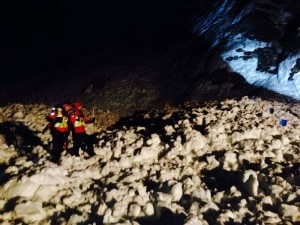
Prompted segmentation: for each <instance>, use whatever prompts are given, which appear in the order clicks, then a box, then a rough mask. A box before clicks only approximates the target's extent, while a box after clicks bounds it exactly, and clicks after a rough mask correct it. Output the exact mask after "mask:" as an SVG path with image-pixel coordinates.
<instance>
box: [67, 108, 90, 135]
mask: <svg viewBox="0 0 300 225" xmlns="http://www.w3.org/2000/svg"><path fill="white" fill-rule="evenodd" d="M70 122H71V123H72V126H73V132H74V133H85V132H86V130H85V124H87V123H90V122H91V120H90V119H89V118H88V117H87V116H85V115H83V113H82V112H81V111H77V110H76V111H75V113H73V114H71V115H70Z"/></svg>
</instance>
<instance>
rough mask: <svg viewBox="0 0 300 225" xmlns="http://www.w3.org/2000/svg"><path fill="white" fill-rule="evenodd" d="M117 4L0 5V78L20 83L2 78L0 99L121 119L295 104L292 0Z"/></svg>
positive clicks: (298, 12) (295, 12)
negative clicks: (209, 106)
mask: <svg viewBox="0 0 300 225" xmlns="http://www.w3.org/2000/svg"><path fill="white" fill-rule="evenodd" d="M116 2H118V1H113V2H109V3H107V5H105V4H104V3H103V4H102V3H98V2H93V3H92V2H91V3H89V4H86V5H84V6H82V4H81V2H80V1H72V3H69V2H68V3H66V2H63V1H62V2H58V1H56V0H52V1H49V2H47V4H48V5H43V4H40V5H39V4H37V3H33V2H31V3H30V4H29V3H28V4H25V2H24V6H25V7H22V5H18V4H17V3H13V2H9V1H6V2H5V4H4V3H3V4H4V5H3V6H5V7H6V8H5V7H3V9H4V8H5V10H3V17H4V18H7V20H5V22H4V25H3V29H6V30H4V31H3V32H1V33H3V35H2V36H1V38H3V41H1V42H0V45H1V46H3V48H4V49H5V50H6V51H4V52H5V55H3V56H2V55H0V58H1V62H0V63H1V65H0V69H1V71H0V72H1V73H3V74H6V72H7V76H3V77H4V78H5V79H8V80H10V81H11V80H12V79H10V78H15V77H14V76H16V77H17V78H18V79H17V78H16V79H14V80H17V81H18V83H15V82H12V81H11V82H12V83H11V84H10V85H8V84H9V83H7V84H6V83H5V82H1V84H0V85H1V86H2V87H1V89H0V97H1V98H0V103H1V104H2V105H5V104H7V103H8V102H18V103H45V104H55V103H58V102H62V101H65V100H71V101H73V100H74V101H75V100H79V101H84V102H85V104H86V105H87V106H89V107H102V109H104V110H110V111H112V110H113V111H117V112H118V113H121V114H122V115H128V114H130V113H132V112H134V111H136V110H149V109H151V108H157V107H163V106H164V105H165V104H171V105H177V104H181V103H184V102H187V101H196V102H199V101H205V100H209V99H210V100H211V99H214V100H223V99H226V98H231V97H241V96H244V95H249V96H250V95H256V96H258V95H261V96H267V95H268V96H271V97H273V96H274V95H275V93H280V94H284V95H285V96H288V97H292V98H294V99H300V94H299V93H300V92H299V90H300V87H299V82H300V80H298V79H299V77H300V75H299V73H300V72H299V70H300V60H299V54H300V53H299V49H300V44H299V43H300V37H299V23H300V22H299V21H300V6H299V5H300V3H299V1H293V0H287V1H283V0H279V1H273V0H254V1H242V2H241V1H237V0H234V1H229V0H215V1H209V2H208V1H204V0H203V1H194V2H193V1H192V2H191V1H179V0H178V1H164V3H161V2H159V1H151V2H150V1H149V2H148V3H147V4H146V5H147V6H145V5H143V4H140V2H139V1H137V0H133V1H128V5H127V4H125V3H124V2H122V3H121V1H120V4H116ZM15 4H16V5H15ZM44 4H46V3H44ZM125 5H126V6H125ZM4 11H5V12H4ZM77 12H79V13H77ZM110 12H113V13H110ZM29 15H35V16H36V17H37V18H40V19H41V20H39V21H36V22H34V23H33V21H32V19H31V17H30V16H29ZM166 15H168V16H166ZM22 16H24V17H26V16H29V17H26V18H27V19H25V20H22V19H20V18H23V17H22ZM71 18H72V20H71ZM104 18H105V19H104ZM59 21H60V23H58V22H59ZM72 21H75V22H72ZM76 21H80V23H77V22H76ZM103 21H105V22H103ZM106 22H107V24H106ZM45 23H46V24H47V26H44V24H45ZM103 23H105V24H103ZM10 27H16V33H14V32H13V29H10ZM99 27H101V29H100V28H99ZM1 28H2V27H1ZM8 28H9V29H8ZM33 28H34V29H33ZM52 28H53V29H52ZM54 28H55V29H54ZM98 28H99V29H98ZM53 31H55V32H54V33H53ZM36 40H39V42H37V41H36ZM86 52H90V54H89V55H86ZM3 54H4V53H3ZM58 55H59V57H57V56H58ZM47 57H48V58H47ZM43 59H44V60H43ZM46 63H50V64H51V66H53V65H59V67H50V66H49V65H48V66H49V67H50V68H49V69H48V68H47V69H42V68H44V67H45V68H46V65H45V64H46ZM16 65H17V66H16ZM34 66H39V67H37V68H39V71H38V72H32V71H33V70H32V69H31V70H30V68H31V67H34ZM40 67H42V68H40ZM34 68H35V67H34ZM10 75H11V76H10ZM4 78H3V79H4ZM5 79H4V81H5ZM19 82H20V83H19ZM3 84H4V85H3ZM265 89H267V90H272V91H273V92H270V91H266V90H265ZM16 116H22V115H21V114H17V115H16Z"/></svg>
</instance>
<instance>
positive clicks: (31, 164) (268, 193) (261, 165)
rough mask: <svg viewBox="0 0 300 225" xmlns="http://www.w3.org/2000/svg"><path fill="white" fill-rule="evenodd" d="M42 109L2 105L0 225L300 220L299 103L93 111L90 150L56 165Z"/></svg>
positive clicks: (257, 101)
mask: <svg viewBox="0 0 300 225" xmlns="http://www.w3.org/2000/svg"><path fill="white" fill-rule="evenodd" d="M49 107H50V106H46V105H38V104H36V105H32V104H31V105H21V104H13V105H8V106H5V107H1V108H0V119H1V124H0V131H1V145H0V156H1V157H0V160H1V161H0V163H1V164H0V165H1V174H0V212H1V213H0V222H1V224H16V223H22V224H124V225H125V224H135V225H137V224H141V225H150V224H161V225H162V224H172V225H174V224H178V225H181V224H186V225H192V224H193V225H201V224H203V225H204V224H297V223H299V222H300V205H299V202H300V201H299V200H300V192H299V186H300V171H299V168H300V167H299V160H300V158H299V140H300V129H299V128H300V127H299V126H300V123H299V116H298V115H299V113H300V109H299V105H297V104H290V103H284V102H277V101H267V100H262V99H260V98H251V99H249V98H248V97H243V98H241V99H227V100H224V101H222V102H219V103H218V102H208V103H205V104H203V105H186V106H185V107H183V108H180V109H179V108H171V107H169V108H167V109H166V110H153V111H149V112H147V113H136V114H135V115H132V116H130V117H127V118H121V119H120V120H118V118H114V117H113V116H112V115H109V113H108V112H104V111H101V110H100V111H98V110H97V109H96V111H95V116H96V124H95V125H91V126H90V127H89V133H91V134H92V133H95V132H98V134H97V136H96V137H95V152H96V155H95V156H93V157H91V158H88V157H87V155H85V154H84V153H82V154H81V156H80V157H75V156H71V155H70V154H68V153H66V154H64V155H63V156H62V159H61V164H60V165H56V164H53V163H51V162H50V161H49V160H48V156H49V153H48V151H49V146H48V143H49V141H50V138H51V137H50V135H49V134H48V133H46V134H42V133H40V131H41V130H42V128H43V127H44V125H45V120H44V116H45V114H46V113H47V112H48V110H49ZM270 108H273V109H274V113H270V111H269V109H270ZM87 113H91V112H87ZM109 119H110V120H111V122H110V124H113V126H111V127H110V128H108V123H107V122H106V123H104V122H103V121H107V120H109ZM282 119H285V120H287V124H286V126H283V124H282V122H281V121H282ZM25 134H26V135H25ZM69 147H71V144H70V146H69Z"/></svg>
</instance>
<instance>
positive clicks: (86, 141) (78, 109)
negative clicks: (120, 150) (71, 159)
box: [69, 102, 95, 156]
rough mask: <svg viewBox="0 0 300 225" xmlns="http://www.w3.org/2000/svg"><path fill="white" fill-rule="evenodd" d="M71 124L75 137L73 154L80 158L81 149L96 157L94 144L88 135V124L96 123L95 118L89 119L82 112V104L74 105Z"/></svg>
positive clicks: (76, 103)
mask: <svg viewBox="0 0 300 225" xmlns="http://www.w3.org/2000/svg"><path fill="white" fill-rule="evenodd" d="M69 118H70V124H71V130H72V137H73V154H74V155H76V156H79V149H80V148H81V150H83V151H86V152H87V153H88V154H89V156H93V155H95V152H94V148H93V142H92V141H91V139H90V138H89V136H88V134H87V133H86V128H85V126H86V124H88V123H93V122H95V118H91V119H89V118H88V117H87V116H85V115H84V114H83V112H82V104H81V103H80V102H75V103H74V113H72V114H71V115H70V117H69Z"/></svg>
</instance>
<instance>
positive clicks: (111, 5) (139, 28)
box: [0, 0, 195, 81]
mask: <svg viewBox="0 0 300 225" xmlns="http://www.w3.org/2000/svg"><path fill="white" fill-rule="evenodd" d="M191 2H193V1H191ZM194 8H195V7H194V5H193V4H192V5H188V4H186V3H183V1H180V0H174V1H171V0H163V1H159V0H145V1H140V0H105V1H101V0H87V1H78V0H42V1H41V0H4V1H1V2H0V32H1V37H0V73H1V74H2V77H6V78H7V79H8V80H10V79H15V78H16V77H22V76H23V77H26V76H27V75H28V74H32V73H34V72H38V71H42V70H46V69H48V68H51V67H55V66H59V65H63V64H64V63H67V62H68V61H72V60H73V59H75V58H84V57H86V56H88V55H91V54H97V53H99V52H101V51H103V49H104V48H107V47H108V46H110V47H116V46H120V45H122V46H127V47H128V49H130V48H141V47H149V46H159V45H167V44H171V43H173V42H176V41H179V40H182V39H184V38H186V37H187V36H188V35H189V32H190V30H189V29H190V27H189V23H190V13H191V11H192V10H194ZM2 81H3V80H2Z"/></svg>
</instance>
